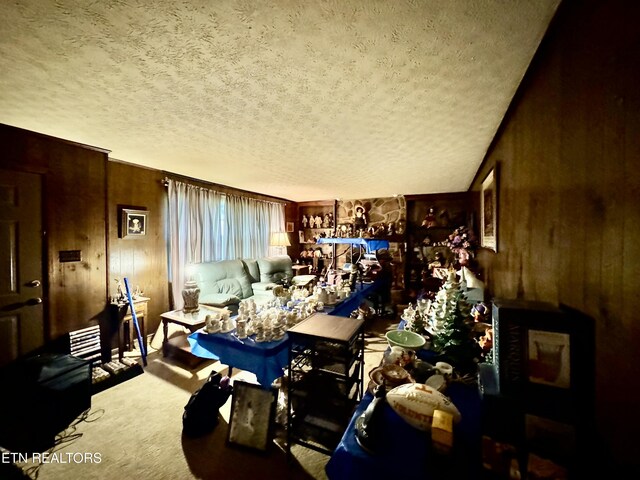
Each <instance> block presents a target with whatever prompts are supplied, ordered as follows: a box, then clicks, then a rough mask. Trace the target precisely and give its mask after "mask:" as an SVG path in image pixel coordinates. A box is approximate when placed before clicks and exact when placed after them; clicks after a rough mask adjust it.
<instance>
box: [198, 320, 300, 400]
mask: <svg viewBox="0 0 640 480" xmlns="http://www.w3.org/2000/svg"><path fill="white" fill-rule="evenodd" d="M187 340H188V341H189V345H190V346H191V353H193V354H194V355H196V356H198V357H202V358H211V359H214V360H219V361H220V362H221V363H224V364H225V365H229V366H230V367H235V368H239V369H241V370H245V371H247V372H251V373H254V374H255V375H256V377H257V379H258V382H259V383H260V385H262V386H263V387H265V388H269V387H270V386H271V383H272V382H273V381H274V380H275V379H276V378H280V377H281V376H282V375H283V374H284V371H283V370H284V369H285V368H286V367H288V366H289V337H288V336H287V335H286V334H285V336H284V338H282V339H281V340H278V341H276V342H256V341H255V340H254V339H253V337H247V338H244V339H242V340H240V339H238V338H237V337H236V336H235V335H233V334H232V333H215V334H212V333H206V332H204V331H203V330H198V331H197V332H194V333H192V334H191V335H189V336H188V337H187Z"/></svg>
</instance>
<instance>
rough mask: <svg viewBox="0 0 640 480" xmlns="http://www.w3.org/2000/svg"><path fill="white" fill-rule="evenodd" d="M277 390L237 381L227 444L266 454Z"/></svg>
mask: <svg viewBox="0 0 640 480" xmlns="http://www.w3.org/2000/svg"><path fill="white" fill-rule="evenodd" d="M275 404H276V390H275V389H274V388H270V389H264V388H263V387H262V386H260V385H258V384H255V383H249V382H243V381H240V380H236V381H235V382H233V397H232V401H231V415H230V417H229V432H228V436H227V443H229V444H230V445H237V446H241V447H246V448H249V449H253V450H258V451H262V452H264V451H266V450H267V448H268V446H269V441H270V439H271V426H272V424H273V418H274V414H275Z"/></svg>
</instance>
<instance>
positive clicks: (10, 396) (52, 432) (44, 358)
mask: <svg viewBox="0 0 640 480" xmlns="http://www.w3.org/2000/svg"><path fill="white" fill-rule="evenodd" d="M0 376H1V380H2V383H3V385H4V388H3V391H4V392H6V393H5V394H3V395H2V398H1V399H0V406H1V407H2V410H1V413H0V416H1V421H0V445H1V446H2V447H4V448H6V449H8V450H10V451H13V452H22V453H33V452H38V451H44V450H46V449H48V448H50V447H51V446H53V443H54V439H55V436H56V434H58V433H60V432H61V431H63V430H65V429H66V428H67V427H68V426H69V425H70V424H71V423H72V422H73V421H74V420H75V418H76V417H78V416H79V415H80V414H81V413H82V412H84V411H85V410H88V409H89V408H91V362H89V361H87V360H83V359H81V358H77V357H74V356H71V355H60V354H43V355H38V356H34V357H29V358H26V359H23V360H20V361H18V362H16V363H14V364H11V365H9V366H7V367H5V368H4V369H3V370H2V372H1V373H0Z"/></svg>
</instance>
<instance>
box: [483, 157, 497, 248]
mask: <svg viewBox="0 0 640 480" xmlns="http://www.w3.org/2000/svg"><path fill="white" fill-rule="evenodd" d="M497 192H498V168H497V165H496V166H494V168H492V169H491V170H490V171H489V173H488V174H487V176H486V177H485V179H484V180H483V181H482V189H481V193H480V244H481V245H482V246H483V247H485V248H490V249H491V250H493V251H495V252H497V251H498V223H497V221H498V194H497Z"/></svg>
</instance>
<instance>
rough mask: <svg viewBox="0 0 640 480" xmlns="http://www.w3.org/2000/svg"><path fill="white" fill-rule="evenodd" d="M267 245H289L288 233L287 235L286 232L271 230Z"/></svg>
mask: <svg viewBox="0 0 640 480" xmlns="http://www.w3.org/2000/svg"><path fill="white" fill-rule="evenodd" d="M269 245H271V246H272V247H290V246H291V243H290V242H289V235H287V232H273V233H272V234H271V240H270V241H269Z"/></svg>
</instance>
